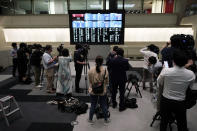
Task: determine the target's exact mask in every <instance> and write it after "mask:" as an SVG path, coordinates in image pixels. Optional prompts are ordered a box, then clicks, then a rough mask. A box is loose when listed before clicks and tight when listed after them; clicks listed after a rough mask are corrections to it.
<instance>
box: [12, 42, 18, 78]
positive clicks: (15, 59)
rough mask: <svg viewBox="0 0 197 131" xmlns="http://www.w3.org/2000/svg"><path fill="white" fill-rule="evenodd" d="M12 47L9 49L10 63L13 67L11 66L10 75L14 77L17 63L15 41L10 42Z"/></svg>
mask: <svg viewBox="0 0 197 131" xmlns="http://www.w3.org/2000/svg"><path fill="white" fill-rule="evenodd" d="M12 47H13V49H11V52H10V54H11V56H12V64H13V68H12V76H13V77H16V69H17V65H18V60H17V44H16V43H12Z"/></svg>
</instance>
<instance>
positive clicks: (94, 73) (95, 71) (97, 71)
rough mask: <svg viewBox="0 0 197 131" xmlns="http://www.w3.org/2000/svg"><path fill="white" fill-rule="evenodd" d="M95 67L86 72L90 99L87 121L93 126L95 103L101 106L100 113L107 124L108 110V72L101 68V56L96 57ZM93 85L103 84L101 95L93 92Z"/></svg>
mask: <svg viewBox="0 0 197 131" xmlns="http://www.w3.org/2000/svg"><path fill="white" fill-rule="evenodd" d="M95 62H96V66H95V67H93V68H91V69H90V70H89V72H88V77H89V93H90V99H91V107H90V112H89V119H88V121H89V122H90V123H92V124H93V120H92V119H93V115H94V112H95V108H96V105H97V103H98V102H99V104H100V105H101V108H102V111H103V113H104V122H105V123H109V122H110V121H109V119H108V116H107V113H108V109H107V95H106V93H107V87H106V86H107V84H108V80H109V78H108V72H107V70H106V69H105V68H104V67H103V66H102V64H103V57H102V56H97V57H96V60H95ZM95 83H101V84H103V86H102V87H99V88H102V89H103V90H102V93H99V94H97V93H96V92H94V90H93V88H94V87H93V85H94V84H95Z"/></svg>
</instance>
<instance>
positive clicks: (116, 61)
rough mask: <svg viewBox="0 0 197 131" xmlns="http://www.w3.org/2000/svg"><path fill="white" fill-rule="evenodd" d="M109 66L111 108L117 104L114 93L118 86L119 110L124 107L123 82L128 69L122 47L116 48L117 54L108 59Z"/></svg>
mask: <svg viewBox="0 0 197 131" xmlns="http://www.w3.org/2000/svg"><path fill="white" fill-rule="evenodd" d="M109 67H110V69H111V82H112V104H113V108H116V106H117V102H116V94H117V90H118V87H119V92H120V103H119V111H124V110H125V109H126V107H125V104H124V100H125V99H124V94H125V84H126V81H127V76H126V71H127V70H129V68H130V65H129V62H128V60H127V59H125V58H124V50H123V49H122V48H118V49H117V56H116V57H114V58H113V59H112V60H110V62H109Z"/></svg>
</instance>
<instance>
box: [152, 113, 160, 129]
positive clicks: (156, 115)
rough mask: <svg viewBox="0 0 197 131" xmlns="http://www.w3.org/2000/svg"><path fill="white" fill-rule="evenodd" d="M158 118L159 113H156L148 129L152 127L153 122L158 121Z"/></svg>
mask: <svg viewBox="0 0 197 131" xmlns="http://www.w3.org/2000/svg"><path fill="white" fill-rule="evenodd" d="M159 116H160V113H159V112H157V113H156V114H155V115H154V117H153V121H152V122H151V124H150V127H152V126H153V124H154V122H155V121H156V120H158V119H157V117H159Z"/></svg>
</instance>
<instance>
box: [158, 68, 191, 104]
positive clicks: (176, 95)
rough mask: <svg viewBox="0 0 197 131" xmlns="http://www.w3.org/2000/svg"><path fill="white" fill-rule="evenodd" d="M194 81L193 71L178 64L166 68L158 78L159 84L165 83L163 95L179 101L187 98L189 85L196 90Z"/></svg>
mask: <svg viewBox="0 0 197 131" xmlns="http://www.w3.org/2000/svg"><path fill="white" fill-rule="evenodd" d="M194 81H195V75H194V73H193V72H192V71H190V70H188V69H185V68H184V67H178V66H174V67H172V68H164V69H163V70H162V71H161V73H160V75H159V77H158V79H157V82H158V84H159V85H161V86H162V85H163V94H162V95H163V96H164V97H165V98H167V99H171V100H177V101H184V100H185V96H186V90H187V88H188V87H190V88H191V89H193V90H195V89H194V87H193V83H194Z"/></svg>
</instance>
